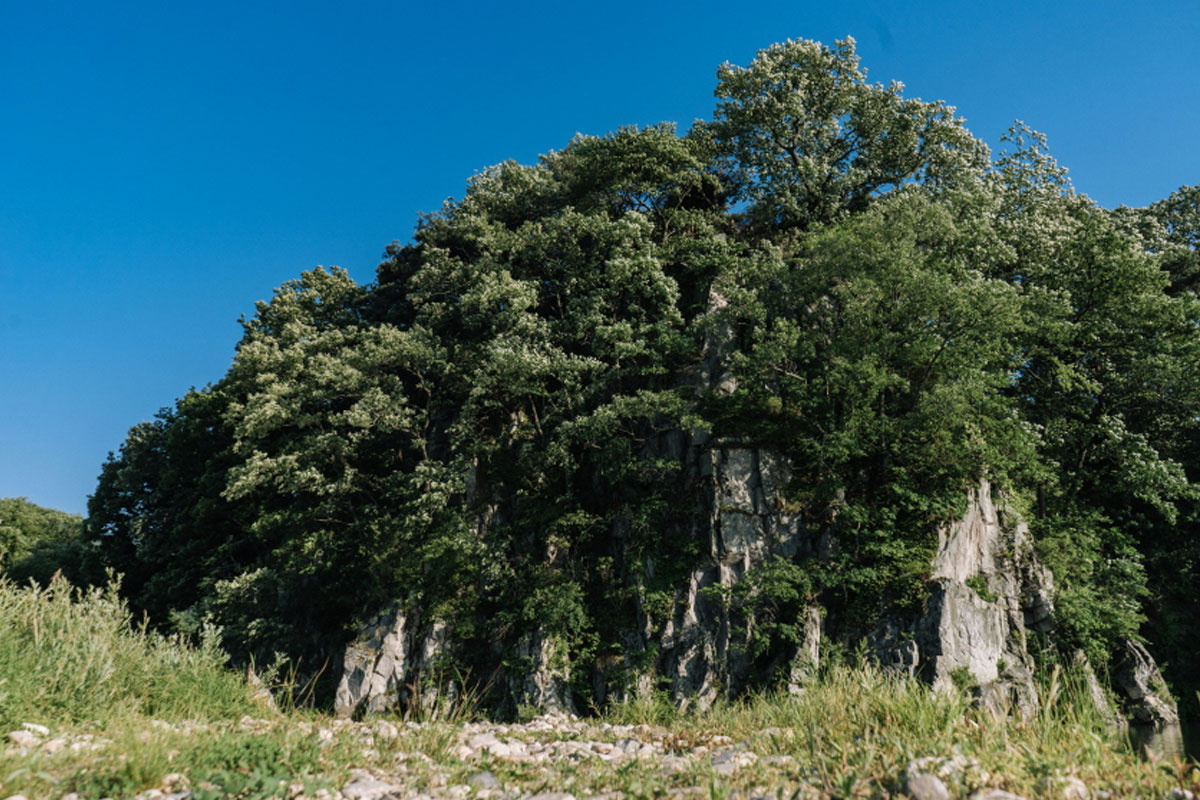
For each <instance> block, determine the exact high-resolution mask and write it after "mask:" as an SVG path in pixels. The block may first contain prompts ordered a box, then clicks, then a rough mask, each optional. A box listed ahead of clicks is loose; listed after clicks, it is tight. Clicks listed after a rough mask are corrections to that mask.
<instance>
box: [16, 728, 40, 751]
mask: <svg viewBox="0 0 1200 800" xmlns="http://www.w3.org/2000/svg"><path fill="white" fill-rule="evenodd" d="M8 740H9V741H10V742H12V743H13V744H15V745H16V746H17V747H37V746H38V744H40V743H41V741H42V740H41V739H39V738H38V737H37V734H34V733H30V732H29V731H27V730H19V731H10V732H9V734H8Z"/></svg>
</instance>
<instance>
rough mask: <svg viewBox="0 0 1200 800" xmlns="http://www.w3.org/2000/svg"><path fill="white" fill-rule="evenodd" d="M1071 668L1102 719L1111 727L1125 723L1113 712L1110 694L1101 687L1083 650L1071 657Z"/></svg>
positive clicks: (1077, 651)
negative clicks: (1081, 682) (1109, 698)
mask: <svg viewBox="0 0 1200 800" xmlns="http://www.w3.org/2000/svg"><path fill="white" fill-rule="evenodd" d="M1071 666H1072V667H1073V668H1074V669H1075V670H1076V672H1077V674H1078V676H1079V678H1080V679H1081V680H1082V681H1083V685H1084V689H1085V690H1086V692H1087V696H1088V699H1089V700H1090V701H1091V703H1092V706H1093V707H1094V708H1095V709H1096V712H1097V713H1098V714H1099V715H1100V718H1101V719H1103V720H1104V721H1105V722H1106V723H1108V724H1109V725H1116V724H1118V723H1122V722H1124V721H1125V720H1123V719H1121V718H1120V717H1119V716H1118V715H1117V712H1116V711H1115V710H1113V707H1112V703H1110V702H1109V701H1108V693H1107V692H1105V691H1104V687H1103V686H1101V685H1100V681H1099V680H1098V679H1097V678H1096V671H1095V670H1094V669H1092V662H1091V661H1089V660H1088V657H1087V654H1086V653H1084V652H1083V651H1082V650H1076V651H1075V654H1074V655H1073V656H1072V657H1071Z"/></svg>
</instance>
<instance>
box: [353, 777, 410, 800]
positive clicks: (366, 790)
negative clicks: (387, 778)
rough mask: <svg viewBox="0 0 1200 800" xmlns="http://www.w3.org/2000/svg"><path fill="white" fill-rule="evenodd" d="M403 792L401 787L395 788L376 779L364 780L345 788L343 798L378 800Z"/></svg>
mask: <svg viewBox="0 0 1200 800" xmlns="http://www.w3.org/2000/svg"><path fill="white" fill-rule="evenodd" d="M403 791H404V789H403V787H401V786H393V785H392V784H390V783H384V782H383V781H381V780H376V779H375V778H362V779H359V780H356V781H354V782H353V783H349V784H347V785H346V786H343V787H342V797H344V798H346V800H377V799H378V798H382V797H385V796H387V795H390V794H398V793H402V792H403Z"/></svg>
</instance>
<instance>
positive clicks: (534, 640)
mask: <svg viewBox="0 0 1200 800" xmlns="http://www.w3.org/2000/svg"><path fill="white" fill-rule="evenodd" d="M517 658H519V659H521V661H522V662H523V663H524V664H525V669H524V672H523V673H519V674H518V673H510V674H509V676H508V681H509V693H510V695H511V696H512V697H513V698H514V700H515V701H516V703H517V704H518V705H521V706H528V707H532V708H535V709H537V710H539V711H541V712H548V713H561V714H570V715H572V716H574V715H576V714H578V711H577V710H576V708H575V702H574V700H573V699H572V697H571V666H570V662H569V661H568V660H567V657H566V653H564V652H561V651H560V646H559V644H558V643H557V641H556V640H555V639H553V638H551V637H548V636H546V635H544V634H543V633H541V632H538V633H535V634H527V635H526V636H524V637H523V638H522V639H521V641H520V642H518V644H517Z"/></svg>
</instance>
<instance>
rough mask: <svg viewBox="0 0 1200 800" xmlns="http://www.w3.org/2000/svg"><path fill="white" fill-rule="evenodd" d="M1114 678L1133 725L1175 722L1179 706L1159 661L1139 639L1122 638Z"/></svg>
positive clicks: (1177, 720) (1158, 724)
mask: <svg viewBox="0 0 1200 800" xmlns="http://www.w3.org/2000/svg"><path fill="white" fill-rule="evenodd" d="M1119 647H1120V650H1121V655H1120V657H1119V658H1118V660H1117V666H1116V669H1115V670H1114V672H1113V678H1114V681H1115V683H1116V687H1117V689H1118V690H1119V691H1120V693H1121V695H1122V697H1121V700H1122V704H1123V705H1124V707H1125V712H1126V714H1127V715H1128V716H1129V720H1130V722H1132V723H1134V724H1136V725H1155V726H1162V725H1174V724H1176V723H1178V722H1179V709H1178V706H1177V705H1176V703H1175V698H1174V697H1172V696H1171V692H1170V690H1169V689H1168V688H1167V682H1166V681H1165V680H1163V676H1162V673H1161V672H1159V670H1158V664H1156V663H1155V661H1154V658H1153V657H1152V656H1151V655H1150V652H1149V651H1148V650H1147V649H1146V647H1145V645H1143V644H1142V643H1141V642H1137V641H1134V640H1133V639H1129V638H1123V639H1121V641H1120V642H1119Z"/></svg>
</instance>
